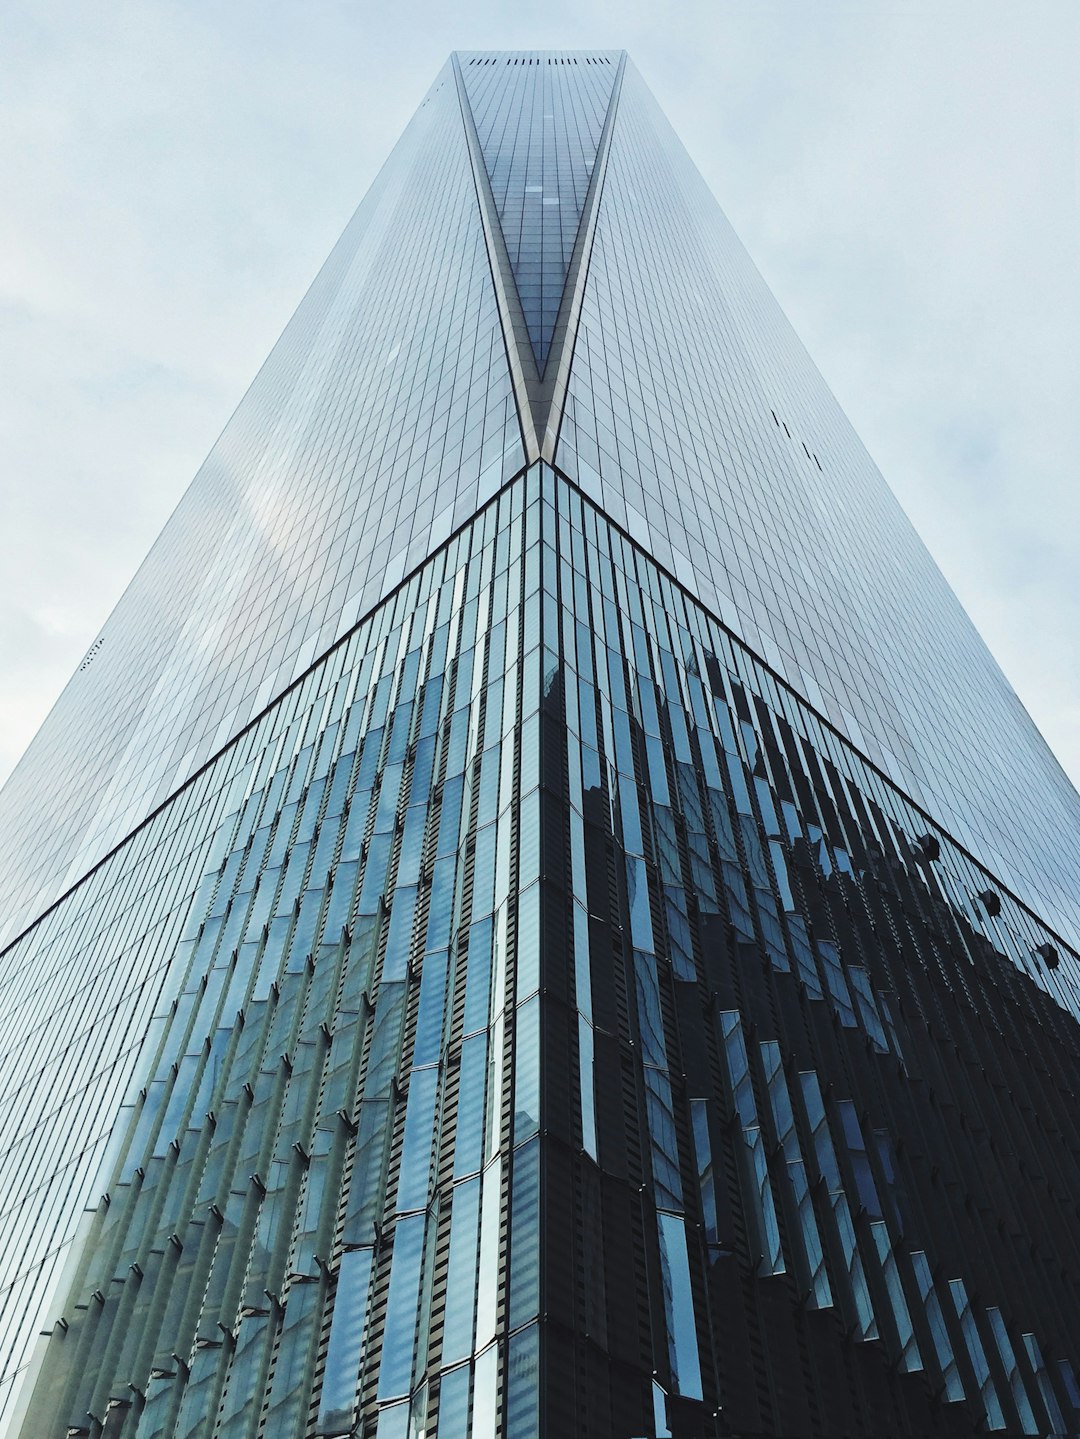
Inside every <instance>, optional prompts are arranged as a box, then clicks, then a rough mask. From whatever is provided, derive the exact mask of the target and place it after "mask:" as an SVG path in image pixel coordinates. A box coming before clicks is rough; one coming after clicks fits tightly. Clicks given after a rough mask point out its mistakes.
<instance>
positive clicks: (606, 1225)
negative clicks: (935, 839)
mask: <svg viewBox="0 0 1080 1439" xmlns="http://www.w3.org/2000/svg"><path fill="white" fill-rule="evenodd" d="M544 498H545V504H544V509H543V516H542V534H543V539H544V549H543V571H542V574H543V595H542V601H543V609H542V618H543V628H542V639H543V681H544V691H543V702H542V705H541V725H542V728H541V756H540V762H541V775H542V777H543V782H544V783H543V788H542V790H541V809H540V822H541V833H542V849H541V872H542V874H543V876H544V878H545V885H544V886H543V901H544V912H543V923H544V932H545V935H546V936H548V937H549V938H548V941H547V942H546V944H545V950H544V969H543V971H542V989H541V996H542V998H541V1008H542V1027H543V1028H542V1032H543V1036H544V1047H543V1050H542V1053H543V1057H544V1073H543V1077H542V1078H543V1090H542V1105H541V1112H542V1119H543V1133H544V1136H545V1138H544V1149H543V1161H542V1163H543V1167H542V1171H541V1173H542V1193H544V1194H546V1195H547V1196H549V1198H548V1201H547V1202H548V1204H549V1205H550V1204H552V1202H553V1201H552V1199H551V1197H550V1196H558V1201H557V1202H558V1203H559V1204H560V1206H561V1209H562V1212H563V1213H564V1214H567V1215H568V1214H570V1213H573V1214H574V1215H575V1216H579V1217H580V1218H579V1220H578V1223H579V1224H580V1230H579V1232H574V1233H570V1234H568V1235H564V1234H562V1233H561V1232H559V1230H558V1229H557V1228H556V1227H555V1226H554V1225H553V1226H552V1228H550V1229H547V1228H545V1229H544V1230H543V1231H542V1239H541V1248H542V1254H543V1257H544V1267H545V1272H546V1274H547V1275H549V1276H550V1278H549V1283H548V1288H547V1289H546V1290H545V1293H544V1304H543V1309H544V1312H545V1313H546V1314H548V1315H550V1316H552V1322H551V1323H550V1325H549V1326H548V1327H547V1328H546V1329H543V1330H542V1336H541V1346H542V1350H543V1349H545V1348H546V1351H547V1372H548V1373H550V1374H553V1375H554V1374H558V1375H560V1376H561V1378H560V1382H559V1383H558V1385H557V1386H555V1385H554V1384H553V1385H552V1386H551V1388H550V1389H549V1390H547V1391H545V1393H544V1396H543V1398H544V1402H545V1405H546V1410H545V1413H546V1417H547V1425H548V1427H547V1429H546V1430H545V1432H548V1433H553V1434H554V1433H577V1432H582V1431H584V1430H586V1429H587V1430H588V1432H590V1433H596V1434H598V1435H603V1436H616V1435H624V1434H649V1435H655V1436H663V1435H676V1436H689V1435H702V1434H707V1435H714V1434H721V1433H723V1434H730V1433H755V1434H757V1433H761V1434H774V1433H775V1434H806V1435H810V1434H815V1435H835V1434H839V1433H844V1434H865V1435H875V1436H876V1435H878V1434H880V1433H882V1432H886V1431H887V1432H889V1433H891V1434H896V1435H909V1434H910V1435H918V1436H920V1439H921V1436H924V1435H931V1434H941V1435H945V1434H961V1433H968V1432H970V1431H971V1429H972V1427H973V1425H974V1424H977V1423H978V1422H980V1421H982V1422H983V1423H985V1424H986V1425H987V1427H989V1428H991V1429H1007V1430H1008V1432H1009V1433H1022V1434H1043V1433H1049V1432H1059V1431H1057V1430H1054V1429H1053V1428H1052V1426H1053V1425H1054V1424H1055V1423H1057V1422H1059V1421H1060V1416H1061V1414H1062V1413H1066V1414H1067V1415H1068V1416H1069V1418H1068V1421H1067V1423H1066V1430H1067V1431H1068V1432H1072V1430H1073V1429H1074V1428H1075V1427H1076V1425H1077V1424H1078V1423H1080V1411H1078V1412H1074V1411H1073V1410H1072V1409H1071V1408H1066V1409H1065V1410H1063V1409H1062V1407H1061V1406H1062V1405H1063V1404H1065V1405H1068V1404H1070V1403H1071V1401H1070V1400H1069V1399H1068V1379H1067V1376H1066V1375H1065V1374H1059V1375H1056V1376H1054V1381H1053V1382H1052V1383H1051V1382H1050V1380H1049V1374H1048V1371H1047V1369H1046V1366H1044V1365H1043V1366H1037V1365H1036V1364H1034V1363H1031V1362H1028V1360H1029V1359H1030V1354H1028V1356H1027V1359H1025V1357H1024V1356H1025V1354H1027V1351H1025V1350H1024V1346H1023V1342H1022V1339H1021V1335H1022V1333H1023V1332H1029V1330H1030V1328H1031V1327H1034V1328H1035V1329H1036V1330H1037V1331H1038V1332H1039V1333H1040V1334H1041V1335H1042V1336H1043V1337H1044V1338H1046V1339H1047V1340H1048V1339H1049V1338H1050V1336H1051V1335H1052V1336H1053V1337H1054V1340H1055V1342H1056V1343H1058V1345H1059V1346H1060V1348H1061V1350H1062V1351H1063V1352H1064V1353H1066V1354H1070V1353H1071V1354H1075V1353H1076V1351H1077V1346H1080V1328H1078V1325H1077V1320H1076V1310H1075V1300H1074V1288H1073V1286H1074V1285H1075V1283H1076V1282H1077V1280H1078V1279H1080V1274H1078V1272H1077V1271H1076V1268H1075V1265H1074V1263H1073V1259H1072V1240H1071V1238H1070V1235H1071V1233H1072V1232H1073V1229H1074V1225H1075V1208H1074V1202H1073V1197H1072V1196H1073V1194H1074V1189H1075V1186H1076V1185H1077V1183H1080V1126H1078V1119H1077V1109H1076V1105H1075V1093H1074V1085H1075V1072H1076V1064H1077V1060H1078V1059H1080V1023H1078V1016H1080V988H1078V985H1080V964H1078V962H1077V957H1076V956H1075V955H1071V954H1070V955H1068V956H1067V957H1061V956H1058V961H1059V962H1058V967H1057V968H1056V969H1052V970H1051V969H1047V968H1045V967H1044V966H1043V964H1042V963H1041V961H1040V958H1039V956H1038V954H1037V953H1036V951H1037V949H1038V947H1039V946H1040V945H1041V944H1042V943H1043V940H1042V938H1041V935H1042V933H1043V932H1042V930H1041V928H1040V926H1039V925H1038V923H1037V922H1035V921H1034V920H1033V919H1032V917H1031V916H1030V915H1028V914H1026V913H1025V912H1024V911H1023V910H1021V909H1020V908H1019V907H1018V906H1016V905H1015V904H1013V903H1012V902H1011V901H1009V900H1008V899H1007V898H1003V899H1002V900H1001V901H1000V903H999V901H998V896H996V895H995V894H994V893H993V892H992V890H991V889H989V888H984V883H988V881H987V879H986V876H985V875H984V874H983V873H982V872H981V871H979V870H977V869H976V868H974V867H973V866H972V865H971V864H970V862H969V861H968V860H967V859H966V857H965V856H964V855H963V854H962V853H961V852H959V851H957V850H956V849H955V848H954V847H953V846H951V845H949V844H948V843H943V844H941V845H940V846H939V847H938V849H937V850H936V851H935V849H934V847H933V846H927V845H925V844H923V843H921V842H920V841H921V839H922V833H923V828H924V825H925V821H924V820H923V818H922V817H921V816H920V815H919V813H918V811H917V810H915V809H914V808H913V807H912V806H911V804H910V803H909V801H908V800H907V799H906V798H905V797H904V796H903V795H902V794H901V793H900V792H899V791H897V790H896V789H894V788H893V787H892V786H891V785H890V784H888V783H886V782H884V781H883V780H882V779H881V778H880V777H879V776H878V775H877V774H876V772H875V771H874V770H873V769H872V768H871V767H870V766H869V765H868V764H866V763H865V762H864V761H862V760H861V758H860V757H859V756H858V755H857V754H856V753H855V752H853V751H852V749H851V748H850V747H849V746H848V745H847V743H846V742H844V741H842V740H840V739H838V738H837V737H836V736H835V734H834V733H833V732H832V731H831V730H830V729H829V728H828V727H827V726H826V725H824V724H823V723H822V722H821V721H820V720H819V719H817V718H816V717H815V716H814V715H813V713H812V712H811V711H809V710H808V709H807V708H806V707H805V705H804V704H803V703H802V702H801V701H800V700H799V698H798V697H797V696H796V695H795V694H794V693H793V692H791V691H789V690H787V689H786V688H785V687H782V686H780V685H778V684H777V682H776V681H775V680H774V679H773V678H772V677H771V676H770V674H769V673H768V671H767V670H766V668H765V667H764V666H763V665H761V664H760V663H759V662H757V661H756V660H755V659H754V658H753V657H752V656H751V654H750V653H749V652H748V651H747V650H746V649H745V648H744V647H743V646H741V645H740V644H738V643H737V642H733V641H732V640H731V639H729V637H728V636H727V635H726V634H725V632H724V631H723V629H722V628H721V627H720V626H719V625H718V624H717V623H716V622H715V621H713V620H712V619H710V618H709V617H708V615H707V614H706V613H705V611H704V610H702V609H701V608H700V607H699V606H698V605H697V604H696V603H694V602H693V601H692V600H691V599H690V598H689V596H688V594H687V592H686V591H684V590H682V589H680V588H679V587H678V586H677V585H676V584H675V583H674V582H672V581H670V580H669V579H667V578H666V577H665V576H664V575H663V574H662V573H661V572H660V571H659V570H658V568H657V567H656V565H655V564H654V563H653V562H652V561H651V560H650V559H649V557H648V556H647V555H645V554H644V553H643V552H642V551H641V550H640V549H638V548H637V547H636V546H635V545H633V544H632V542H631V541H630V540H628V539H627V538H626V537H625V536H624V535H621V534H619V533H618V532H617V531H616V530H615V529H614V528H613V527H612V526H611V525H610V523H609V522H608V521H607V520H606V519H605V517H604V516H603V515H602V514H601V513H599V512H598V511H597V510H596V509H595V508H594V507H593V506H592V505H591V504H590V503H589V502H588V501H587V500H585V498H584V497H583V496H582V495H581V494H580V492H578V491H576V490H572V489H571V488H570V487H569V486H567V485H566V484H565V483H564V482H562V481H560V480H559V479H558V478H557V477H556V476H555V475H554V473H552V472H548V473H547V477H546V481H545V488H544ZM930 855H935V856H936V857H934V858H932V859H931V858H930V857H929V856H930ZM1067 1010H1069V1011H1071V1013H1068V1012H1066V1011H1067ZM1035 1114H1037V1115H1038V1116H1039V1119H1038V1123H1037V1124H1035V1125H1033V1124H1032V1123H1031V1116H1032V1115H1035ZM1036 1130H1038V1131H1039V1132H1040V1133H1041V1134H1042V1135H1045V1136H1046V1139H1047V1140H1048V1141H1049V1142H1046V1141H1044V1139H1043V1138H1041V1137H1039V1136H1038V1135H1037V1134H1036V1133H1035V1132H1034V1131H1036ZM1051 1135H1053V1136H1055V1137H1054V1138H1052V1139H1050V1138H1049V1136H1051ZM1066 1155H1067V1156H1068V1157H1067V1158H1066V1157H1065V1156H1066ZM1044 1176H1045V1180H1046V1183H1047V1184H1048V1188H1047V1187H1044ZM1051 1176H1052V1177H1051ZM976 1295H977V1296H978V1297H977V1298H976V1297H975V1296H976ZM642 1314H648V1316H649V1325H648V1326H647V1327H646V1330H645V1332H646V1333H647V1334H648V1335H649V1336H651V1338H650V1339H649V1340H648V1341H646V1342H643V1340H642V1329H641V1326H640V1322H639V1321H640V1316H641V1315H642ZM568 1328H569V1329H571V1330H574V1331H575V1333H576V1339H575V1340H573V1341H571V1340H569V1339H568V1338H567V1336H566V1333H565V1331H566V1330H567V1329H568ZM582 1336H588V1342H583V1337H582ZM852 1340H854V1341H855V1343H854V1345H852V1343H851V1341H852ZM870 1341H873V1343H872V1345H871V1343H870ZM841 1351H843V1353H844V1355H845V1357H844V1358H843V1360H842V1361H839V1362H838V1356H839V1354H840V1353H841ZM1031 1352H1033V1353H1038V1352H1040V1351H1039V1350H1038V1346H1037V1345H1036V1346H1035V1348H1034V1350H1032V1351H1031ZM883 1355H884V1358H885V1363H883V1362H882V1356H883ZM886 1364H887V1365H888V1366H890V1367H891V1370H892V1375H893V1377H892V1378H891V1379H890V1380H888V1381H886V1380H885V1377H884V1376H885V1373H886V1372H887V1371H886ZM1067 1374H1068V1375H1069V1376H1071V1374H1072V1369H1071V1367H1069V1368H1068V1370H1067ZM631 1376H633V1377H631ZM556 1390H557V1392H556ZM932 1393H940V1394H942V1395H943V1397H944V1403H938V1402H937V1401H931V1399H930V1395H931V1394H932ZM961 1404H962V1405H963V1406H964V1407H963V1410H962V1411H960V1412H957V1411H956V1410H952V1411H951V1406H953V1405H961ZM720 1416H722V1418H723V1423H722V1424H721V1423H720V1422H719V1421H720Z"/></svg>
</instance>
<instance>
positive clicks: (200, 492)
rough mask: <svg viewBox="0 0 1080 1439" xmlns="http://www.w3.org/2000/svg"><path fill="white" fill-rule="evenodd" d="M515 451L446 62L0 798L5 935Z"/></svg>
mask: <svg viewBox="0 0 1080 1439" xmlns="http://www.w3.org/2000/svg"><path fill="white" fill-rule="evenodd" d="M523 463H524V456H523V453H522V446H521V438H520V427H519V424H518V420H517V414H516V410H515V407H514V402H513V397H512V388H511V382H510V377H509V372H508V368H507V363H506V349H505V344H504V341H503V336H502V330H501V327H500V323H499V317H498V312H497V304H496V299H495V295H494V292H493V288H492V284H491V272H490V266H489V263H488V258H487V253H486V248H485V243H484V236H483V230H482V226H481V222H480V217H479V212H478V209H477V204H476V193H475V187H474V184H473V180H472V174H471V168H470V162H469V157H468V153H467V147H466V143H465V136H464V130H463V126H462V123H461V111H460V106H459V103H458V99H457V93H456V87H455V83H454V79H453V74H452V71H451V69H450V66H449V65H448V66H447V67H446V68H445V69H444V71H443V72H442V74H441V75H440V77H439V78H438V80H437V81H436V83H435V85H434V86H433V88H432V90H431V92H430V93H429V95H428V97H427V98H426V99H425V101H424V103H423V104H422V105H421V107H420V109H419V111H418V112H417V115H416V117H415V118H414V120H413V121H412V122H411V124H410V125H409V127H408V129H407V131H406V132H405V135H404V136H403V138H402V140H401V141H400V143H399V145H398V146H397V148H396V150H395V151H394V154H393V155H392V157H391V159H390V160H389V161H388V163H387V165H386V166H385V167H384V169H383V171H382V173H381V174H380V176H379V178H378V179H377V181H376V182H375V185H374V186H373V188H372V190H371V191H370V192H369V194H368V196H367V198H366V199H365V200H364V202H363V204H362V205H361V206H360V209H359V210H358V211H357V214H356V216H355V217H354V219H353V220H352V222H351V223H350V225H349V227H348V229H347V230H346V232H345V234H344V235H343V237H342V239H341V240H340V242H339V243H338V245H337V247H336V248H335V250H334V252H333V254H332V255H331V256H330V258H329V260H328V261H327V263H326V265H325V267H324V268H323V270H322V272H321V273H320V275H319V277H318V278H317V279H316V281H315V283H314V285H313V287H312V289H311V291H310V292H309V294H308V295H307V297H306V298H305V300H304V302H303V303H302V304H301V306H300V308H299V310H298V311H297V313H296V315H295V316H294V318H293V320H292V321H291V322H290V324H289V326H288V328H287V329H286V331H285V333H284V335H283V336H282V338H281V340H280V341H279V343H278V345H277V346H276V348H275V349H274V351H273V353H272V354H271V356H270V358H269V359H268V361H267V362H266V364H265V366H264V367H263V369H262V370H261V372H260V373H259V376H258V378H257V379H256V380H255V383H254V384H253V386H252V388H251V389H250V391H249V392H248V394H247V396H246V397H245V399H244V400H243V402H242V403H241V405H240V407H239V409H238V410H237V411H236V414H235V415H234V416H233V418H232V420H231V421H230V422H229V424H228V426H227V427H226V429H225V431H224V433H223V434H222V436H221V438H220V440H219V441H218V443H217V444H216V445H215V447H214V449H213V451H212V452H211V454H210V456H209V457H208V459H207V460H206V463H205V464H204V465H203V467H202V469H201V470H200V472H199V474H198V475H197V477H196V478H195V480H194V482H193V484H192V485H191V487H190V489H189V490H188V492H187V494H186V496H185V497H184V499H183V500H182V502H181V504H180V507H179V509H178V510H177V512H176V513H175V515H174V516H173V518H172V519H171V520H170V522H169V524H168V525H167V526H166V528H165V530H164V531H163V533H162V535H161V537H160V539H159V540H158V542H157V544H156V545H155V546H154V548H153V550H152V551H151V552H150V555H149V557H148V558H147V560H146V562H145V563H144V564H143V566H142V568H141V569H140V571H139V572H138V574H137V576H136V577H135V579H134V580H133V582H132V584H131V586H130V587H129V589H128V591H127V592H126V594H125V595H124V597H123V598H122V600H121V601H120V603H119V605H118V606H117V608H116V610H115V611H114V613H113V614H112V616H111V617H110V618H109V620H108V621H107V622H106V624H105V627H104V629H103V631H102V634H101V637H100V639H99V640H98V641H97V642H96V647H95V650H94V652H93V659H92V662H91V663H90V664H88V665H86V666H85V667H83V668H80V670H79V672H78V673H76V674H75V675H74V676H73V678H72V679H71V681H70V682H69V684H68V686H67V688H66V689H65V691H64V693H63V695H62V696H61V698H60V700H59V701H58V703H57V705H56V707H55V708H54V710H53V712H52V714H51V715H50V716H49V718H48V719H47V720H46V722H45V724H44V725H43V727H42V729H41V731H40V732H39V734H38V736H37V738H36V739H35V740H34V742H33V744H32V745H31V747H30V749H29V751H28V752H27V754H26V756H25V757H24V759H23V760H22V762H21V764H20V765H19V767H18V768H17V769H16V771H15V773H14V774H13V776H12V777H11V779H10V780H9V781H8V783H7V785H6V786H5V787H4V790H3V791H2V793H0V916H2V918H0V937H5V936H10V935H12V934H14V933H17V932H18V930H19V929H20V928H21V927H22V926H23V925H24V924H26V923H28V922H29V921H30V920H31V919H33V918H34V917H35V916H36V915H37V914H38V913H40V911H41V909H42V908H44V906H45V904H47V903H49V902H51V901H52V900H53V899H54V898H55V897H56V894H57V893H58V891H59V890H60V889H61V888H63V887H66V886H67V885H69V884H71V883H73V882H74V881H75V880H76V879H78V878H79V877H80V876H81V875H82V874H84V873H85V872H86V871H87V869H88V868H89V866H90V865H91V864H92V863H94V862H95V861H97V860H98V859H100V858H101V856H102V854H104V853H106V852H107V851H108V850H109V849H110V848H111V847H112V846H113V845H115V844H117V843H119V842H120V841H121V840H122V839H124V837H125V836H126V835H127V834H128V833H129V832H130V831H131V830H132V828H133V827H134V826H135V825H136V824H137V823H138V822H140V821H141V820H142V819H143V818H145V816H146V815H147V813H149V811H150V810H151V808H152V807H153V806H154V805H156V804H159V803H161V802H162V800H164V799H165V798H166V797H167V796H168V795H169V794H171V793H173V792H174V791H175V789H176V787H177V785H178V784H179V783H180V782H182V781H183V780H184V779H185V778H186V777H187V775H189V774H191V773H193V772H194V771H195V770H196V769H197V768H198V766H199V765H201V764H203V763H204V762H205V761H206V760H207V759H208V758H209V757H210V756H211V755H212V754H214V753H215V752H216V751H217V750H219V749H220V748H221V747H222V745H223V744H224V743H225V742H226V741H227V740H228V739H229V738H231V736H232V735H234V734H236V733H237V732H238V731H239V729H240V728H241V727H242V726H243V725H244V724H246V723H247V721H248V720H249V719H250V718H251V717H252V715H253V714H256V713H258V712H259V711H260V710H261V709H262V708H263V707H264V706H265V705H267V704H268V703H269V702H270V700H272V699H273V698H274V697H275V696H276V695H277V694H279V693H280V692H281V690H282V689H283V688H284V687H285V685H286V684H287V683H289V681H291V680H292V679H293V678H294V677H295V676H296V675H298V674H300V673H302V672H303V670H304V669H305V668H306V667H307V666H308V665H309V664H310V663H311V662H312V661H313V660H314V659H315V658H316V657H317V656H319V655H320V654H322V653H324V652H325V650H326V649H327V648H328V646H329V645H330V644H331V643H332V642H333V641H334V640H335V639H336V638H337V637H338V636H339V635H340V634H343V633H345V632H346V631H347V630H348V629H349V628H350V626H351V625H353V624H354V623H355V622H356V620H357V619H358V618H359V617H360V616H361V615H362V614H364V613H366V612H367V611H369V610H370V609H371V607H372V605H373V604H374V603H375V602H376V601H377V600H378V599H379V598H380V597H381V596H382V595H384V594H386V593H388V592H389V591H390V590H392V589H393V587H394V586H395V585H396V584H397V583H398V581H399V580H400V579H401V578H402V576H403V575H405V574H407V573H409V571H411V570H412V569H413V568H414V567H415V566H416V565H417V564H419V563H420V562H421V561H422V560H423V559H424V558H425V557H426V556H427V555H428V554H429V553H430V552H431V551H432V549H434V548H435V547H436V546H437V545H438V544H439V543H441V542H442V540H444V539H445V538H446V537H447V535H449V534H450V533H451V531H452V530H453V529H455V528H456V527H457V526H459V525H460V524H462V523H463V522H464V521H465V520H467V519H469V518H470V517H471V516H472V515H473V514H474V513H475V512H476V510H477V508H478V507H479V505H480V504H482V503H483V502H484V501H485V500H486V499H488V498H489V497H490V496H491V495H492V494H493V493H494V492H495V491H496V490H497V489H498V488H499V487H500V486H501V484H502V483H503V481H504V479H505V478H506V477H507V476H508V475H509V474H511V473H513V472H514V471H515V470H518V469H520V467H521V465H522V464H523Z"/></svg>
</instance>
